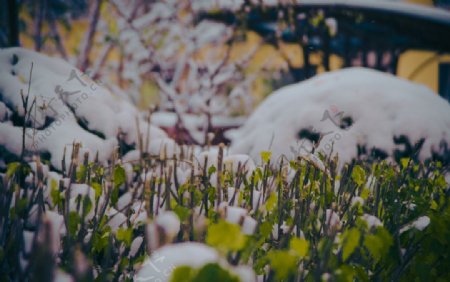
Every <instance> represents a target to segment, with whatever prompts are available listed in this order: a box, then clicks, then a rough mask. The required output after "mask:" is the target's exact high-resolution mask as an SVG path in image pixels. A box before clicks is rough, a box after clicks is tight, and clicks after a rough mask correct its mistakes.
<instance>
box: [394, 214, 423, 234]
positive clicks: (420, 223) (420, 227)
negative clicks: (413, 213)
mask: <svg viewBox="0 0 450 282" xmlns="http://www.w3.org/2000/svg"><path fill="white" fill-rule="evenodd" d="M429 224H430V218H429V217H428V216H426V215H424V216H421V217H419V218H418V219H416V220H414V221H413V222H411V223H408V224H407V225H405V226H403V227H402V228H401V229H400V231H399V232H400V234H402V233H403V232H406V231H408V230H410V229H412V228H415V229H417V230H419V231H422V230H424V229H425V228H426V227H427V226H428V225H429Z"/></svg>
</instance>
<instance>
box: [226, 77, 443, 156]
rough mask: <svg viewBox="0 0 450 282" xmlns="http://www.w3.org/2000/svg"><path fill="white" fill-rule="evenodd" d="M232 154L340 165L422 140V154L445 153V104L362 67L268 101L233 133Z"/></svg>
mask: <svg viewBox="0 0 450 282" xmlns="http://www.w3.org/2000/svg"><path fill="white" fill-rule="evenodd" d="M229 137H230V138H231V140H232V145H231V148H230V152H231V153H246V154H250V156H252V157H253V158H254V159H259V155H260V152H261V151H268V150H270V151H272V159H273V160H277V159H278V158H279V157H280V156H282V155H284V156H286V157H288V158H289V159H291V158H294V157H296V156H298V155H308V154H309V153H310V152H311V149H312V145H313V142H312V141H315V142H316V143H317V148H316V152H322V153H323V154H325V155H328V154H330V153H332V152H333V154H336V153H337V154H339V158H340V160H341V161H342V162H348V161H351V159H353V158H356V157H358V146H359V147H360V151H361V152H363V150H365V154H366V155H370V154H374V155H376V156H379V157H380V156H381V157H384V155H386V156H387V157H392V156H394V155H398V156H402V154H406V153H408V150H410V149H411V148H409V147H411V146H414V144H415V143H416V142H418V141H419V140H420V139H422V138H425V142H424V143H423V146H422V149H421V151H420V154H419V158H420V159H422V160H423V159H426V158H429V157H431V156H432V154H433V153H437V154H443V153H444V151H443V148H444V147H445V146H443V143H445V142H446V143H450V105H449V103H448V102H447V101H446V100H444V99H443V98H441V97H439V96H438V95H437V94H436V93H433V92H432V91H431V90H430V89H428V88H426V87H425V86H422V85H419V84H415V83H412V82H409V81H407V80H403V79H400V78H397V77H395V76H393V75H390V74H386V73H381V72H378V71H375V70H370V69H364V68H349V69H343V70H339V71H335V72H331V73H325V74H322V75H319V76H317V77H315V78H312V79H310V80H307V81H304V82H300V83H297V84H293V85H290V86H287V87H284V88H282V89H280V90H278V91H276V92H274V93H273V94H272V95H271V96H269V97H268V98H267V99H266V100H265V101H264V102H263V103H262V104H261V105H260V106H259V107H258V108H257V109H256V110H255V111H254V112H253V114H252V115H251V116H250V117H249V119H248V120H247V122H246V123H245V124H244V126H242V127H241V128H239V129H237V130H234V131H230V132H229Z"/></svg>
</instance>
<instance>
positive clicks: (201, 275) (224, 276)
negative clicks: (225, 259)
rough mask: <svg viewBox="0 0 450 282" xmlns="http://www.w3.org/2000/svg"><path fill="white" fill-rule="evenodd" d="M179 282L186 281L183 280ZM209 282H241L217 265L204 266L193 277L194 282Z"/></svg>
mask: <svg viewBox="0 0 450 282" xmlns="http://www.w3.org/2000/svg"><path fill="white" fill-rule="evenodd" d="M178 281H186V280H185V279H181V280H178ZM207 281H217V282H239V278H238V277H236V276H235V275H233V274H231V273H230V272H229V271H228V270H225V269H223V268H222V267H221V266H220V265H219V264H217V263H208V264H206V265H205V266H203V267H202V268H201V269H200V270H199V271H198V273H197V275H196V276H195V277H193V279H192V282H207Z"/></svg>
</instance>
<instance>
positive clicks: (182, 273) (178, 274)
mask: <svg viewBox="0 0 450 282" xmlns="http://www.w3.org/2000/svg"><path fill="white" fill-rule="evenodd" d="M195 274H196V271H195V270H194V269H193V268H192V267H189V266H185V265H182V266H178V267H176V268H175V269H174V270H173V272H172V276H171V278H170V281H171V282H178V281H192V278H193V277H194V276H195Z"/></svg>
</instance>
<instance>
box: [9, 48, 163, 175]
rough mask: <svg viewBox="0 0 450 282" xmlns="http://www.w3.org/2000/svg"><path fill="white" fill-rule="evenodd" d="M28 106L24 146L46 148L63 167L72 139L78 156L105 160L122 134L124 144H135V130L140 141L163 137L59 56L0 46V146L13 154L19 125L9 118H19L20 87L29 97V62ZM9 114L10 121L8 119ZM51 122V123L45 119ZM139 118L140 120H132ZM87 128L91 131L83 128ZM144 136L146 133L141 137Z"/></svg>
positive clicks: (18, 140) (132, 109) (131, 108)
mask: <svg viewBox="0 0 450 282" xmlns="http://www.w3.org/2000/svg"><path fill="white" fill-rule="evenodd" d="M32 63H33V73H32V77H31V85H30V93H29V96H28V97H29V107H30V106H31V104H32V103H33V101H34V100H35V107H33V109H32V111H31V118H30V123H31V127H29V128H27V131H26V140H25V142H26V148H27V149H28V150H30V151H36V152H49V153H50V154H51V163H52V165H53V166H54V167H56V168H57V169H61V168H62V167H61V160H62V158H63V152H64V148H67V152H66V161H67V165H68V162H70V155H71V152H72V144H73V142H80V143H82V147H81V150H80V155H79V157H80V158H81V157H82V156H83V154H84V153H85V152H89V158H90V160H91V161H92V160H93V159H94V157H95V154H96V153H97V152H98V153H99V160H100V161H101V162H104V161H107V160H108V159H109V157H110V156H111V152H112V151H113V149H114V147H115V146H117V144H118V142H117V135H118V134H119V133H120V132H121V133H122V134H123V135H124V140H125V142H126V143H128V144H130V145H133V144H138V139H139V136H138V130H137V124H138V123H139V130H140V133H141V135H143V136H142V138H143V139H144V140H146V138H147V139H148V137H147V136H146V133H147V132H148V131H149V132H150V134H149V135H150V136H151V137H150V138H163V137H166V136H167V135H166V134H165V133H164V132H163V131H162V130H161V129H159V128H156V127H154V126H152V125H149V124H148V123H147V122H146V121H145V120H143V118H142V117H141V114H140V112H139V111H138V110H137V108H136V107H135V106H133V105H132V104H130V103H129V102H128V101H125V100H123V99H121V98H118V97H116V96H114V95H113V94H111V92H109V90H107V89H106V88H104V87H102V86H100V85H98V84H97V83H96V82H95V81H93V80H91V79H90V78H89V77H88V76H87V75H86V74H84V73H82V72H81V71H79V70H78V69H76V68H75V67H73V66H71V65H70V64H68V63H66V62H64V61H63V60H61V59H58V58H50V57H48V56H45V55H42V54H39V53H36V52H33V51H30V50H26V49H23V48H8V49H1V50H0V64H1V65H2V66H3V68H1V69H0V93H1V97H2V98H1V99H2V101H1V104H0V116H1V118H0V121H1V123H0V145H3V146H5V147H6V149H7V150H9V151H10V152H11V153H13V154H16V155H20V153H21V145H22V138H21V137H22V129H21V128H20V127H16V126H13V125H12V123H11V122H10V121H9V120H8V119H11V115H10V114H7V113H9V112H12V111H17V113H18V114H19V115H20V116H23V115H24V113H25V110H24V108H23V106H22V97H21V95H20V93H21V91H23V93H24V95H25V96H26V95H27V89H28V82H29V75H30V69H31V64H32ZM5 107H6V109H5ZM6 116H8V119H7V118H6ZM46 119H47V120H52V122H50V123H49V124H46V123H45V120H46ZM136 120H138V122H136ZM80 125H83V126H87V128H88V129H89V131H87V130H85V129H84V128H83V127H82V126H80ZM144 134H145V135H144Z"/></svg>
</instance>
